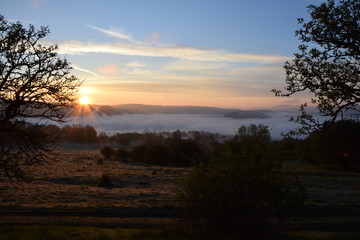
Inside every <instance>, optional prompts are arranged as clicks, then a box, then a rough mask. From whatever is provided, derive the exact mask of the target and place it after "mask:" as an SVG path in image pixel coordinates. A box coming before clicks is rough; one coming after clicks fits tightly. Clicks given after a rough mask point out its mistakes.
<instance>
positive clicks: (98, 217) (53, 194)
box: [0, 147, 360, 240]
mask: <svg viewBox="0 0 360 240" xmlns="http://www.w3.org/2000/svg"><path fill="white" fill-rule="evenodd" d="M62 156H63V158H62V160H61V161H58V162H56V163H54V164H51V165H45V166H41V167H37V168H34V169H33V170H34V180H33V182H32V183H29V184H23V185H22V186H19V188H17V189H15V188H14V187H13V186H9V185H8V184H6V183H5V182H3V181H1V182H0V191H1V193H0V194H1V199H0V214H1V217H0V239H196V237H195V236H181V235H176V234H175V235H174V232H176V231H172V230H171V229H174V223H175V224H176V217H177V204H178V203H177V202H176V201H175V200H174V192H175V190H176V183H177V182H178V181H179V180H180V179H181V178H182V176H184V175H185V174H186V172H187V171H188V169H186V168H174V167H160V166H147V165H144V164H135V163H119V162H115V161H111V160H105V161H104V163H103V164H98V160H99V159H100V158H101V157H100V154H99V152H98V149H91V148H87V147H84V148H81V149H80V148H74V149H70V148H69V149H66V151H64V153H63V155H62ZM284 167H285V168H287V169H292V170H294V171H296V172H297V173H298V174H299V177H300V180H301V181H302V183H303V184H304V186H305V187H306V189H307V199H306V203H305V206H304V208H303V209H301V210H299V212H294V213H292V215H291V218H290V221H288V222H287V223H286V224H285V225H284V226H285V228H284V229H285V231H284V232H283V234H282V235H281V237H278V238H276V239H299V240H302V239H304V240H306V239H324V240H332V239H360V231H359V229H360V228H359V227H358V226H360V177H359V176H360V174H359V173H358V172H355V171H348V170H347V171H345V170H339V169H337V168H330V167H328V168H324V167H322V166H318V165H309V164H302V163H300V162H295V161H293V162H287V163H285V164H284ZM104 174H106V175H108V176H109V178H110V179H111V181H112V183H113V187H104V186H102V185H101V181H102V180H101V179H102V176H103V175H104ZM174 219H175V220H174ZM169 226H172V227H169ZM164 229H165V230H164Z"/></svg>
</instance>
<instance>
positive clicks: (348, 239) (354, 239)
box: [281, 232, 360, 240]
mask: <svg viewBox="0 0 360 240" xmlns="http://www.w3.org/2000/svg"><path fill="white" fill-rule="evenodd" d="M281 239H284V240H285V239H289V240H290V239H291V240H315V239H316V240H358V239H360V232H351V233H349V232H341V233H340V232H292V233H286V234H284V235H283V236H282V238H281Z"/></svg>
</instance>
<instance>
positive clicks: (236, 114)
mask: <svg viewBox="0 0 360 240" xmlns="http://www.w3.org/2000/svg"><path fill="white" fill-rule="evenodd" d="M90 107H91V110H92V112H95V113H96V114H98V115H100V116H101V115H106V116H113V115H121V114H156V113H160V114H205V115H220V116H223V117H226V118H235V119H245V118H267V117H268V115H267V113H269V112H271V111H270V110H240V109H231V108H230V109H228V108H217V107H203V106H160V105H143V104H123V105H114V106H110V105H92V106H90Z"/></svg>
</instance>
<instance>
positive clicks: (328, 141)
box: [298, 121, 360, 168]
mask: <svg viewBox="0 0 360 240" xmlns="http://www.w3.org/2000/svg"><path fill="white" fill-rule="evenodd" d="M298 154H299V157H300V158H301V159H302V160H304V161H309V162H312V163H323V164H329V163H331V164H334V163H335V164H340V165H343V166H345V167H352V168H359V167H360V123H359V122H352V121H342V122H336V123H334V124H331V125H328V126H327V127H324V128H323V129H321V130H318V131H315V132H313V133H312V134H311V135H310V136H309V137H307V138H306V139H305V140H304V141H303V142H302V144H301V145H300V146H299V151H298Z"/></svg>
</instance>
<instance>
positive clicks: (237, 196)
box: [178, 125, 304, 237]
mask: <svg viewBox="0 0 360 240" xmlns="http://www.w3.org/2000/svg"><path fill="white" fill-rule="evenodd" d="M270 143H271V142H270V134H269V131H268V129H267V127H265V126H262V125H259V126H256V125H251V126H249V127H245V126H242V127H240V128H239V130H238V133H237V135H236V136H235V137H234V139H233V140H231V141H229V142H226V143H224V145H225V147H224V150H223V152H221V153H220V154H217V155H216V156H209V159H208V161H206V162H204V161H202V162H201V163H199V164H197V165H196V166H195V167H194V168H193V169H192V171H191V172H190V173H189V174H188V175H187V176H186V178H185V180H184V181H183V182H182V184H181V185H180V187H179V194H178V196H179V199H180V200H181V201H182V203H183V207H184V209H185V213H184V214H185V217H186V219H187V221H188V222H190V223H191V224H192V227H193V228H196V226H200V229H198V230H203V231H205V232H206V233H210V234H220V235H224V234H240V235H248V236H253V237H254V236H261V235H265V236H266V235H267V234H269V233H270V232H271V230H273V229H272V227H273V223H274V220H278V221H279V220H282V219H283V217H284V216H285V215H284V213H285V212H286V211H288V210H289V209H290V208H292V207H297V206H300V205H301V204H302V203H303V201H304V189H303V188H302V186H301V185H300V183H299V181H297V179H296V177H295V176H294V175H293V174H292V173H290V172H286V171H285V170H283V169H282V167H281V166H282V164H281V161H280V160H279V158H278V157H279V156H278V155H277V153H276V152H275V151H272V146H271V144H270ZM201 227H202V229H201Z"/></svg>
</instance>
